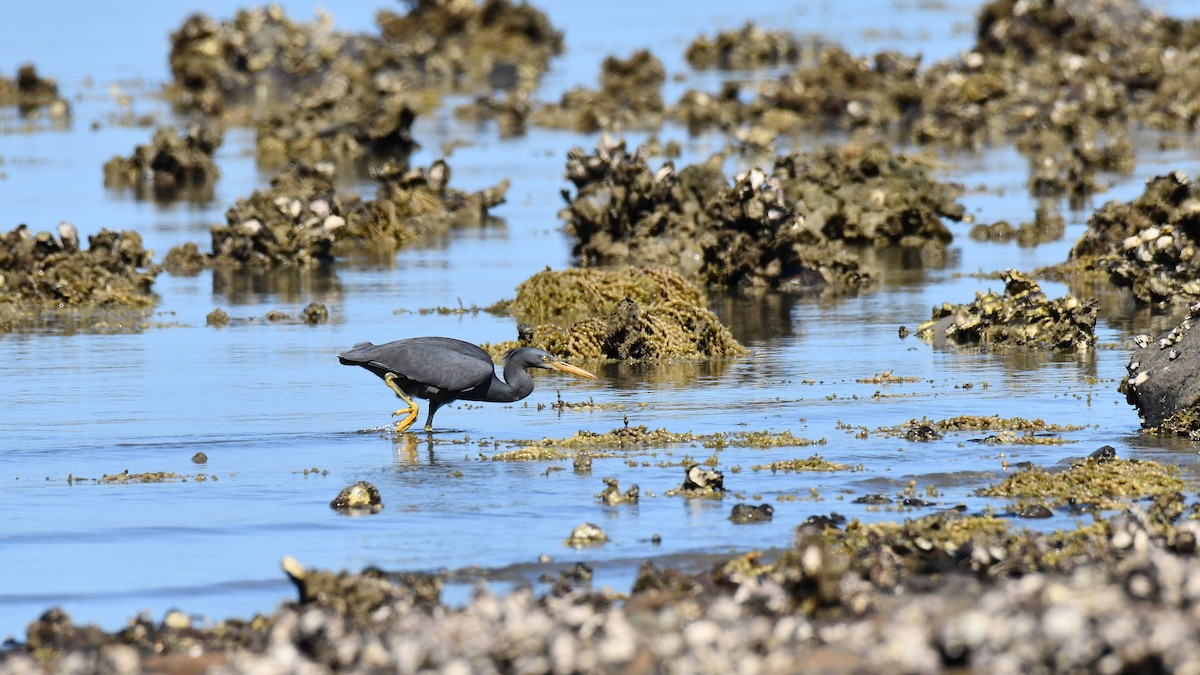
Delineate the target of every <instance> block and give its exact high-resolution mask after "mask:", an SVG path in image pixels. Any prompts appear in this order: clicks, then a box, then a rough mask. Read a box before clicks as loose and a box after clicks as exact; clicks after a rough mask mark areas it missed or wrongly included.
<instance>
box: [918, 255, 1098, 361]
mask: <svg viewBox="0 0 1200 675" xmlns="http://www.w3.org/2000/svg"><path fill="white" fill-rule="evenodd" d="M1001 278H1002V279H1003V280H1004V294H1003V295H1001V294H998V293H996V292H994V291H988V292H987V293H976V294H975V301H974V302H971V303H969V304H963V305H951V304H950V303H944V304H942V306H941V307H934V308H933V318H932V319H930V320H929V321H926V322H925V323H923V324H921V326H920V327H919V328H918V329H917V335H919V336H920V337H921V338H922V339H924V340H928V341H930V342H932V343H933V344H934V345H946V344H950V345H956V346H972V345H979V346H982V347H986V348H988V349H996V348H1003V347H1025V348H1051V349H1057V350H1060V351H1070V352H1079V351H1087V350H1088V349H1090V348H1091V346H1092V345H1093V344H1095V342H1096V333H1095V329H1096V303H1095V302H1094V301H1090V300H1088V301H1081V300H1079V299H1077V298H1075V297H1074V296H1071V295H1067V296H1066V297H1063V298H1058V299H1049V298H1047V297H1046V294H1045V293H1043V292H1042V289H1041V286H1039V285H1038V283H1037V282H1036V281H1034V280H1032V279H1029V278H1028V277H1026V276H1025V275H1023V274H1021V273H1020V272H1017V271H1016V270H1008V271H1007V272H1004V273H1003V274H1002V275H1001Z"/></svg>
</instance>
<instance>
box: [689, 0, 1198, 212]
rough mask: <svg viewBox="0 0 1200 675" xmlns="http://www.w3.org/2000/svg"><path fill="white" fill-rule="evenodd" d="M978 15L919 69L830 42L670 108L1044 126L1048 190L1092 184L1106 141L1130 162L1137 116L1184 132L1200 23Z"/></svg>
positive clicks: (1010, 10) (873, 123)
mask: <svg viewBox="0 0 1200 675" xmlns="http://www.w3.org/2000/svg"><path fill="white" fill-rule="evenodd" d="M978 16H979V19H978V22H977V25H976V29H975V34H976V43H975V45H973V46H972V47H971V48H968V49H966V50H964V51H962V52H961V53H959V54H957V55H955V56H953V57H950V58H947V59H944V60H942V61H939V62H937V63H933V64H931V65H929V66H928V67H926V68H921V63H920V57H912V56H905V55H902V54H899V53H897V52H894V51H885V52H879V53H876V54H873V55H865V56H856V55H854V54H851V53H850V52H849V51H847V50H846V49H845V48H843V47H841V46H840V45H836V44H817V45H814V46H813V47H811V48H810V47H808V46H807V45H803V46H802V47H801V49H800V52H799V55H798V59H797V64H796V67H795V69H794V70H792V71H791V72H788V73H786V74H784V75H783V76H781V77H779V78H777V79H774V80H768V81H766V82H763V83H761V84H758V85H756V86H755V89H754V90H752V91H748V92H745V93H742V92H740V91H739V89H740V88H741V87H740V86H739V85H738V84H736V83H729V84H725V85H723V86H724V89H723V90H722V91H721V92H720V93H719V94H710V95H703V94H702V93H700V92H695V91H690V92H688V93H687V94H685V95H684V97H683V98H682V99H681V100H680V102H679V103H678V105H676V106H674V107H673V108H672V111H671V114H672V116H674V117H675V118H676V119H679V120H681V121H685V122H686V123H687V124H688V126H689V129H691V130H693V131H698V130H699V129H703V128H706V127H707V126H710V125H717V126H720V127H723V128H729V127H737V126H743V125H750V126H758V127H763V128H765V129H769V130H773V131H777V132H792V131H796V130H811V131H814V132H819V131H827V130H828V129H830V128H837V129H843V130H848V131H853V130H858V129H867V130H871V131H873V132H876V133H890V134H894V135H896V136H899V137H900V138H902V139H904V140H908V141H912V142H917V143H937V144H947V145H951V146H954V147H980V146H982V145H984V144H986V143H989V142H993V141H997V140H1000V139H1002V138H1004V137H1005V136H1017V137H1021V138H1025V137H1026V136H1027V135H1028V134H1043V133H1050V134H1053V135H1056V136H1058V137H1059V138H1060V139H1061V140H1062V141H1063V145H1062V147H1061V149H1062V152H1057V151H1056V152H1054V153H1052V154H1049V155H1048V154H1046V152H1044V151H1043V150H1045V146H1042V150H1039V149H1038V147H1037V146H1038V144H1027V148H1026V151H1027V152H1028V154H1029V155H1030V157H1031V160H1032V161H1034V162H1035V163H1037V164H1040V163H1041V161H1042V159H1044V158H1045V157H1048V156H1049V157H1051V158H1052V166H1050V167H1035V168H1049V171H1048V173H1044V174H1043V175H1042V178H1045V177H1049V178H1050V179H1051V180H1050V182H1049V183H1045V182H1043V180H1042V178H1034V179H1031V185H1032V186H1033V187H1034V189H1035V191H1045V188H1049V191H1052V192H1055V193H1057V192H1058V191H1059V190H1063V191H1067V192H1077V193H1083V192H1087V191H1088V190H1090V189H1091V188H1092V181H1091V173H1092V171H1093V170H1094V169H1098V168H1105V167H1102V166H1101V164H1099V163H1097V162H1095V161H1094V160H1096V159H1099V157H1098V156H1097V155H1096V151H1097V149H1101V148H1105V147H1109V148H1111V149H1112V152H1111V153H1108V154H1109V158H1110V159H1113V160H1117V162H1118V163H1119V162H1120V161H1122V160H1119V159H1118V155H1125V156H1126V158H1128V156H1129V154H1128V152H1127V151H1128V149H1129V148H1130V146H1129V144H1128V142H1127V141H1124V140H1120V139H1121V137H1123V136H1124V134H1125V133H1126V132H1127V127H1129V126H1132V125H1133V124H1138V125H1141V126H1149V127H1154V128H1169V129H1180V130H1188V129H1191V128H1192V126H1193V123H1194V120H1195V119H1196V117H1197V111H1198V110H1200V103H1197V101H1198V100H1200V96H1197V93H1198V92H1200V88H1198V85H1197V84H1196V83H1195V81H1194V78H1190V77H1188V76H1187V73H1189V72H1190V70H1191V69H1192V68H1194V67H1196V66H1197V65H1198V64H1200V49H1197V46H1200V22H1197V21H1196V20H1194V19H1188V20H1177V19H1173V18H1170V17H1166V16H1163V15H1162V14H1161V13H1158V12H1155V11H1154V10H1152V9H1150V8H1148V7H1144V6H1143V5H1142V4H1141V3H1139V2H1137V1H1136V0H1104V2H1102V3H1101V4H1100V5H1098V6H1097V5H1087V4H1082V3H1066V4H1064V3H1061V2H1055V1H1054V0H1035V1H1033V2H1026V1H1024V0H995V1H993V2H990V3H987V4H986V5H984V7H983V8H982V9H981V11H980V12H979V15H978ZM746 37H748V36H746ZM729 39H730V41H733V38H732V37H730V38H729ZM699 53H700V54H709V53H711V50H709V49H703V50H699ZM1114 137H1115V138H1117V140H1116V141H1115V142H1110V139H1113V138H1114ZM1107 152H1108V151H1107V150H1100V154H1105V153H1107ZM1108 166H1109V167H1111V166H1113V163H1109V164H1108ZM1105 170H1109V169H1107V168H1105Z"/></svg>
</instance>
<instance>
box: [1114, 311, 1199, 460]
mask: <svg viewBox="0 0 1200 675" xmlns="http://www.w3.org/2000/svg"><path fill="white" fill-rule="evenodd" d="M1197 321H1200V303H1198V304H1196V305H1193V306H1192V308H1191V312H1190V313H1189V315H1188V316H1187V318H1185V319H1184V320H1183V321H1182V322H1181V323H1180V324H1179V325H1178V326H1176V327H1175V328H1172V329H1171V331H1170V332H1168V333H1167V334H1166V335H1165V336H1163V337H1161V338H1158V339H1152V338H1150V336H1147V335H1139V336H1138V337H1137V338H1136V339H1135V340H1134V342H1135V344H1136V345H1137V347H1136V348H1135V349H1134V350H1133V353H1132V354H1131V355H1130V356H1129V363H1128V364H1127V365H1126V366H1125V368H1126V370H1127V371H1128V374H1127V375H1126V376H1125V377H1124V378H1123V379H1122V380H1121V384H1120V386H1119V388H1118V390H1119V391H1120V392H1121V393H1123V394H1125V399H1126V400H1127V401H1128V402H1129V404H1130V405H1132V406H1134V407H1136V408H1137V411H1138V415H1139V416H1140V417H1141V418H1142V426H1143V427H1145V428H1147V429H1149V430H1152V431H1158V432H1163V433H1172V434H1179V435H1185V436H1192V437H1193V438H1197V437H1200V330H1193V323H1195V322H1197Z"/></svg>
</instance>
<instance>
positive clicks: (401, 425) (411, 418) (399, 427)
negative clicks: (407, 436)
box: [395, 408, 417, 433]
mask: <svg viewBox="0 0 1200 675" xmlns="http://www.w3.org/2000/svg"><path fill="white" fill-rule="evenodd" d="M404 412H407V413H408V415H407V416H406V417H405V418H404V419H402V420H400V421H399V422H396V433H400V432H402V431H404V430H406V429H408V428H409V427H411V426H412V425H413V422H416V421H417V409H416V408H410V409H409V410H397V411H396V413H395V414H397V415H399V414H400V413H404Z"/></svg>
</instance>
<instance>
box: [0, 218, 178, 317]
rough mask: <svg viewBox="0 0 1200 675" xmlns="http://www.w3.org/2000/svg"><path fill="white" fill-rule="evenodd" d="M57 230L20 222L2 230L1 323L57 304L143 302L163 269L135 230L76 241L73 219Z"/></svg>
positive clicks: (142, 305) (106, 232) (151, 302)
mask: <svg viewBox="0 0 1200 675" xmlns="http://www.w3.org/2000/svg"><path fill="white" fill-rule="evenodd" d="M57 230H58V232H57V234H58V236H55V235H54V234H52V233H50V232H45V231H43V232H37V233H34V232H31V231H30V230H29V228H28V227H26V226H25V225H20V226H18V227H17V228H16V229H14V230H12V231H11V232H8V233H5V234H2V235H0V326H2V327H4V328H6V329H12V328H15V327H17V326H18V325H20V324H22V323H25V322H28V321H31V320H34V319H37V318H39V317H40V316H42V315H44V314H47V313H51V312H54V311H57V310H59V309H77V308H84V307H88V308H91V307H100V308H146V307H151V306H153V305H154V302H155V296H154V294H153V293H152V292H151V286H152V285H153V284H154V278H155V277H156V276H158V273H159V272H160V271H161V270H160V268H159V267H158V266H157V265H155V264H154V263H153V261H152V260H151V255H152V252H151V251H148V250H146V249H145V248H143V247H142V238H141V236H140V235H139V234H138V233H137V232H132V231H124V232H116V231H113V230H100V232H98V233H96V234H94V235H91V236H89V237H88V248H87V249H83V248H81V247H80V245H79V235H78V232H77V231H76V229H75V226H74V225H71V224H70V223H66V222H64V223H60V224H59V225H58V228H57Z"/></svg>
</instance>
